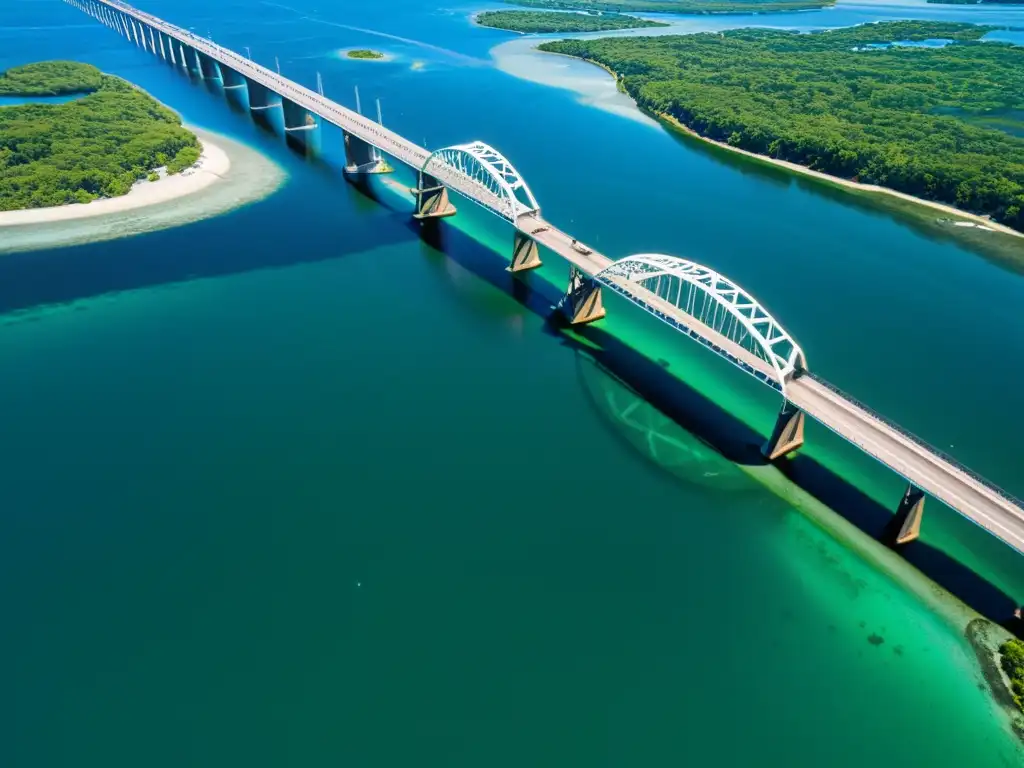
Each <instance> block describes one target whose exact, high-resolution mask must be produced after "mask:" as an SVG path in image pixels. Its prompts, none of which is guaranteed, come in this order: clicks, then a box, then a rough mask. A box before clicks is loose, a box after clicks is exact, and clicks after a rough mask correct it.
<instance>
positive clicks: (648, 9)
mask: <svg viewBox="0 0 1024 768" xmlns="http://www.w3.org/2000/svg"><path fill="white" fill-rule="evenodd" d="M504 1H505V2H506V3H509V4H511V5H525V6H529V7H531V8H554V9H556V10H564V11H610V12H612V13H769V12H777V11H803V10H807V9H809V8H825V7H827V6H830V5H835V0H504Z"/></svg>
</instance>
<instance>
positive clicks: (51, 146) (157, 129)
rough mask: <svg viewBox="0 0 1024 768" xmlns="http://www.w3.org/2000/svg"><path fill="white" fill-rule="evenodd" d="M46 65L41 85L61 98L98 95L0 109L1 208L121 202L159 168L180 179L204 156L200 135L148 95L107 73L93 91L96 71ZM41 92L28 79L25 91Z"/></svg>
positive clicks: (101, 76)
mask: <svg viewBox="0 0 1024 768" xmlns="http://www.w3.org/2000/svg"><path fill="white" fill-rule="evenodd" d="M47 64H52V65H55V66H54V67H51V68H47V67H43V65H39V66H40V67H42V69H40V70H37V71H38V72H39V73H40V75H41V78H40V79H41V81H42V82H48V83H51V84H52V83H54V82H57V81H58V80H59V81H60V82H61V83H62V85H61V87H64V88H65V90H64V91H63V92H64V93H74V92H79V91H82V90H84V89H90V90H95V92H93V93H90V94H89V95H88V96H85V97H83V98H81V99H78V100H76V101H72V102H69V103H66V104H23V105H17V106H10V107H0V210H15V209H20V208H41V207H48V206H54V205H64V204H66V203H87V202H89V201H90V200H95V199H96V198H97V197H117V196H119V195H123V194H126V193H127V192H128V191H129V190H130V189H131V187H132V184H134V183H135V181H136V180H138V179H143V178H147V177H148V176H149V175H150V173H151V171H153V170H154V169H156V168H159V167H161V166H167V170H168V172H169V173H176V172H178V171H180V170H182V169H183V168H187V167H188V166H190V165H192V164H193V163H195V161H196V160H197V159H198V158H199V153H200V147H199V142H198V140H197V139H196V137H195V135H194V134H192V133H190V132H189V131H188V130H186V129H185V128H183V127H182V125H181V119H180V118H179V117H178V115H176V114H175V113H174V112H172V111H171V110H169V109H167V108H166V107H164V106H163V105H162V104H160V103H159V102H157V101H156V100H155V99H153V98H152V97H151V96H149V95H148V94H146V93H144V92H143V91H140V90H138V89H137V88H135V87H134V86H132V85H130V84H129V83H126V82H125V81H123V80H120V79H119V78H116V77H111V76H110V75H102V74H100V75H99V77H100V82H99V85H98V87H97V89H92V88H91V85H90V84H91V83H92V82H93V77H94V75H95V74H99V72H98V70H96V69H95V68H94V67H90V66H88V65H84V64H73V63H72V62H47ZM69 66H70V67H71V69H68V67H69ZM76 68H77V69H76ZM20 69H22V70H24V69H26V68H20ZM58 71H59V72H62V73H63V74H62V75H61V78H57V77H56V75H55V74H54V73H55V72H58ZM76 73H77V74H78V75H80V77H78V78H77V79H76ZM19 77H20V76H19ZM5 79H6V77H4V78H0V82H3V80H5ZM36 87H37V84H36V83H35V82H34V81H32V80H31V79H29V80H25V81H24V82H23V84H22V90H21V91H20V93H25V92H26V91H28V92H29V93H30V94H33V95H34V94H36V93H37V92H38V91H35V90H33V88H36Z"/></svg>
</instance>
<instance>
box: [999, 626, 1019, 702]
mask: <svg viewBox="0 0 1024 768" xmlns="http://www.w3.org/2000/svg"><path fill="white" fill-rule="evenodd" d="M999 653H1000V662H1001V664H1002V666H1003V671H1004V672H1006V676H1007V677H1008V678H1010V688H1011V693H1012V694H1013V700H1014V702H1016V704H1017V706H1018V707H1019V708H1020V710H1021V711H1022V712H1024V640H1008V641H1007V642H1005V643H1003V645H1002V646H1001V647H1000V648H999Z"/></svg>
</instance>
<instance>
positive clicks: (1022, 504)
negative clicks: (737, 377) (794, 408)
mask: <svg viewBox="0 0 1024 768" xmlns="http://www.w3.org/2000/svg"><path fill="white" fill-rule="evenodd" d="M801 376H806V377H807V378H809V379H814V381H816V382H817V383H818V384H821V385H822V386H823V387H825V388H826V389H828V390H831V391H832V392H835V393H836V394H837V395H839V396H840V397H842V398H843V399H845V400H848V401H849V402H851V403H853V404H854V405H856V406H857V407H858V408H860V409H861V410H862V411H864V412H865V413H867V414H868V415H869V416H871V418H873V419H874V420H875V421H878V422H880V423H882V424H884V425H885V426H887V427H889V429H891V430H893V431H894V432H898V433H899V434H900V435H902V436H903V437H905V438H907V439H908V440H910V441H911V442H912V443H914V444H916V445H918V446H919V447H921V448H924V449H925V450H926V451H928V452H929V453H931V454H933V455H935V456H937V457H939V458H940V459H942V460H943V461H945V462H946V463H947V464H950V465H952V466H953V467H955V468H956V469H958V470H960V471H961V472H963V473H964V474H965V475H967V476H968V477H970V478H971V479H972V480H975V481H977V482H978V483H979V484H981V485H983V486H984V487H985V488H987V489H988V490H990V491H992V492H993V493H995V494H997V495H998V496H1001V497H1002V498H1004V499H1006V500H1007V501H1008V502H1010V503H1011V504H1013V505H1014V506H1016V507H1018V508H1020V509H1022V510H1024V501H1021V500H1020V499H1018V498H1017V497H1016V496H1014V495H1013V494H1012V493H1009V492H1008V491H1004V490H1003V489H1002V488H1000V487H999V486H998V485H996V484H995V483H993V482H991V481H990V480H987V479H986V478H984V477H982V476H981V475H979V474H978V473H977V472H975V471H974V470H973V469H971V468H970V467H968V466H966V465H965V464H963V463H962V462H960V461H959V460H958V459H957V458H955V457H953V456H951V455H949V454H948V453H946V452H945V451H943V450H942V449H941V448H936V447H935V446H934V445H932V444H931V443H929V442H927V441H926V440H922V439H921V438H920V437H918V436H917V435H915V434H914V433H913V432H911V431H909V430H907V429H904V428H903V427H901V426H900V425H899V424H897V423H896V422H895V421H893V420H892V419H889V418H887V417H885V416H883V415H882V414H880V413H878V412H877V411H876V410H874V409H873V408H871V407H870V406H868V405H865V404H864V403H862V402H861V401H860V400H858V399H857V398H855V397H853V395H850V394H849V393H847V392H844V391H843V390H841V389H840V388H839V387H837V386H836V385H835V384H833V383H831V382H830V381H827V380H825V379H823V378H822V377H821V376H817V375H815V374H813V373H811V372H810V371H804V372H803V373H802V374H801Z"/></svg>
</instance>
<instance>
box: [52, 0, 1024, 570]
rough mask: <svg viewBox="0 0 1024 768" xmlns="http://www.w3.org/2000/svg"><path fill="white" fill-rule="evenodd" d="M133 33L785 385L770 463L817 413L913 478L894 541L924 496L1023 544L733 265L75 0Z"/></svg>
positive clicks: (236, 57) (995, 506) (359, 161)
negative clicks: (333, 130) (634, 247)
mask: <svg viewBox="0 0 1024 768" xmlns="http://www.w3.org/2000/svg"><path fill="white" fill-rule="evenodd" d="M65 2H68V3H70V4H71V5H73V6H75V7H76V8H79V9H80V10H82V11H84V12H85V13H88V14H89V15H91V16H92V17H94V18H95V19H97V20H99V21H100V22H102V23H103V24H106V25H107V26H108V27H110V28H111V29H113V30H115V31H116V32H117V33H118V34H120V35H121V36H122V37H124V38H125V39H126V40H128V41H129V42H131V43H133V44H134V45H136V46H138V47H140V48H143V49H145V50H146V51H149V52H150V53H152V54H154V55H156V56H159V57H160V58H162V59H164V60H165V61H166V62H167V63H168V64H169V65H171V66H174V67H178V68H182V69H186V70H188V71H190V72H192V73H194V74H195V75H196V76H198V77H201V78H208V79H213V80H219V81H220V82H221V84H222V85H223V86H224V88H225V89H232V90H237V91H238V92H239V93H241V92H243V91H244V92H245V94H246V95H247V98H248V101H249V108H250V109H251V110H253V111H254V112H261V111H264V110H277V109H280V110H281V111H282V114H283V117H284V126H285V131H286V132H287V133H288V134H289V135H290V136H291V137H292V138H293V140H297V141H300V142H303V143H304V144H306V145H307V146H309V147H314V146H315V142H316V141H318V140H319V138H318V137H319V134H320V130H319V129H320V127H321V126H322V124H323V123H324V122H327V123H330V124H333V125H335V126H337V127H338V128H340V129H341V131H342V134H343V137H344V143H345V158H346V163H345V172H346V174H348V175H350V176H358V175H362V174H376V173H388V172H390V171H391V170H392V166H391V165H390V164H389V163H388V161H387V159H386V157H385V156H387V157H390V158H392V159H394V160H397V161H398V162H401V163H403V164H405V165H406V166H408V167H410V168H411V169H413V170H414V171H415V172H416V173H417V186H416V187H415V188H413V189H411V190H410V192H412V193H413V194H414V196H415V199H416V207H415V211H414V213H413V216H414V217H415V218H417V219H420V220H423V221H427V220H431V219H441V218H444V217H448V216H453V215H455V214H456V213H457V210H456V208H455V205H454V204H453V203H452V200H451V197H450V194H449V193H450V192H455V193H457V194H458V195H459V196H461V197H462V198H465V199H466V200H468V201H471V202H473V203H475V204H477V205H480V206H482V207H483V208H484V209H486V210H487V211H489V212H490V213H493V214H494V215H496V216H498V217H500V218H502V219H504V220H505V221H507V222H508V223H509V224H511V225H512V227H513V230H514V237H513V243H512V254H511V263H510V265H509V270H510V271H511V272H513V273H517V272H524V271H526V270H530V269H534V268H536V267H539V266H540V265H541V260H540V249H539V246H544V248H546V249H547V250H549V251H551V252H553V253H555V254H557V255H558V256H560V257H562V258H563V259H564V260H565V261H567V262H568V263H569V282H568V286H567V287H566V292H565V295H564V297H563V298H562V301H561V303H560V305H559V306H560V309H561V311H562V312H563V313H564V314H565V316H566V318H567V319H568V321H569V322H570V323H574V324H575V323H589V322H593V321H595V320H599V319H600V318H602V317H604V315H605V309H604V306H603V302H602V291H604V290H610V291H613V292H615V293H617V294H620V295H621V296H623V297H624V298H626V299H627V300H629V301H631V302H632V303H633V304H635V305H637V306H638V307H640V308H641V309H642V310H643V311H644V312H647V313H649V314H651V315H653V316H654V317H657V318H658V319H659V320H661V321H662V322H664V323H667V324H668V325H669V326H671V327H672V328H674V329H675V330H677V331H678V332H680V333H681V334H683V335H684V336H686V337H688V338H689V339H692V340H693V341H696V342H697V343H699V344H702V345H703V346H705V347H706V348H708V349H710V350H711V351H713V352H715V353H716V354H718V355H719V356H721V357H722V358H724V359H726V360H728V361H729V362H730V363H732V364H733V365H735V366H736V367H737V368H739V369H740V370H742V371H744V372H746V373H747V374H749V375H751V376H753V377H755V378H757V379H758V380H759V381H761V382H762V383H764V384H766V385H767V386H769V387H772V388H773V389H775V390H777V391H778V392H779V393H780V394H781V395H782V397H783V405H782V409H781V411H780V413H779V416H778V419H777V421H776V423H775V427H774V429H773V431H772V434H771V436H770V437H769V438H768V440H767V441H766V442H765V444H764V447H763V449H762V453H763V454H764V456H765V458H766V459H767V460H768V461H776V460H779V459H782V458H783V457H786V456H788V455H790V454H792V453H793V452H794V451H796V450H797V449H799V448H800V447H801V446H802V445H803V442H804V422H805V418H806V416H810V417H812V418H813V419H815V420H817V421H818V422H820V423H821V424H823V425H824V426H826V427H828V428H829V429H831V430H832V431H833V432H835V433H836V434H838V435H840V436H841V437H843V438H844V439H846V440H847V441H849V442H851V443H853V444H854V445H856V446H858V447H860V448H861V449H862V450H863V451H865V452H866V453H868V454H869V455H871V456H873V457H874V458H875V459H877V460H878V461H880V462H882V463H883V464H884V465H886V466H887V467H889V468H890V469H892V470H893V471H894V472H896V473H897V474H898V475H900V476H901V477H902V478H903V479H904V480H906V482H907V489H906V492H905V493H904V495H903V497H902V499H900V500H899V502H898V507H897V511H896V516H895V517H894V526H893V528H892V531H891V534H890V541H889V543H890V544H892V545H893V546H899V545H903V544H906V543H908V542H911V541H913V540H915V539H917V538H918V536H919V535H920V528H921V522H922V517H923V513H924V501H925V496H926V494H927V495H929V496H932V497H933V498H936V499H939V500H940V501H942V502H943V503H944V504H946V505H948V506H949V507H951V508H952V509H954V510H956V511H957V512H959V513H960V514H961V515H963V516H964V517H966V518H968V519H969V520H971V521H973V522H974V523H976V524H977V525H979V526H981V527H982V528H984V529H985V530H987V531H989V532H990V533H991V534H992V535H994V536H996V537H998V538H999V539H1001V540H1002V541H1004V542H1005V543H1006V544H1008V545H1009V546H1010V547H1012V548H1013V549H1015V550H1017V551H1018V552H1021V553H1024V502H1021V501H1020V500H1018V499H1015V498H1014V497H1012V496H1011V495H1009V494H1008V493H1006V492H1004V491H1002V490H1001V489H999V488H998V487H997V486H995V485H993V484H992V483H990V482H988V481H987V480H985V479H984V478H982V477H981V476H979V475H978V474H976V473H974V472H972V471H971V470H969V469H968V468H966V467H964V466H963V465H961V464H960V463H959V462H957V461H956V460H955V459H954V458H952V457H951V456H947V455H946V454H944V453H943V452H941V451H939V450H938V449H936V448H933V447H932V446H929V445H928V444H927V443H925V442H924V441H922V440H920V439H919V438H917V437H915V436H914V435H912V434H910V433H909V432H907V431H906V430H904V429H902V428H901V427H899V425H897V424H895V423H893V422H891V421H889V420H887V419H885V418H884V417H883V416H881V415H879V414H877V413H875V412H874V411H872V410H871V409H870V408H868V407H867V406H864V405H862V404H861V403H858V402H857V401H856V400H854V399H853V398H852V397H850V396H848V395H846V394H844V393H842V392H840V391H839V390H838V389H837V388H835V387H834V386H832V385H831V384H829V383H828V382H827V381H825V380H824V379H822V378H820V377H818V376H815V375H814V374H812V373H811V372H810V371H809V369H808V366H807V359H806V357H805V356H804V352H803V350H802V349H801V348H800V346H799V345H798V344H797V343H796V342H795V341H794V339H793V338H792V336H790V335H789V334H788V333H787V332H786V330H785V329H784V328H783V326H782V325H781V324H780V323H779V322H778V321H777V320H776V319H775V318H774V317H773V316H772V315H771V314H770V313H769V312H768V310H767V309H765V308H764V307H763V306H762V305H761V304H760V303H759V302H758V301H757V300H756V299H755V298H754V297H753V296H752V295H751V294H750V293H749V292H747V291H746V290H744V289H743V288H741V287H740V286H739V285H737V284H736V283H734V282H732V281H731V280H729V279H728V278H726V277H725V276H723V275H721V274H719V273H717V272H715V271H714V270H712V269H709V268H708V267H706V266H702V265H700V264H696V263H694V262H692V261H688V260H686V259H682V258H678V257H674V256H668V255H663V254H638V255H633V256H628V257H626V258H622V259H619V260H613V259H611V258H609V257H607V256H605V255H604V254H602V253H599V252H598V251H596V250H594V249H593V248H591V247H588V246H586V245H584V244H582V243H581V242H579V241H578V240H576V239H575V238H573V237H571V236H570V235H568V234H567V233H565V232H563V231H562V230H560V229H559V228H558V227H557V226H555V225H554V224H552V223H551V222H549V221H547V220H545V219H544V218H543V217H542V215H541V209H540V205H539V204H538V202H537V200H536V198H535V197H534V195H533V193H532V192H531V190H530V188H529V186H528V185H527V184H526V181H525V180H524V179H523V177H522V176H521V175H520V174H519V172H518V171H517V170H516V168H515V167H514V166H513V165H512V163H511V162H509V160H508V159H507V158H505V157H504V156H503V155H502V154H501V153H499V152H498V151H497V150H495V149H494V148H493V147H491V146H489V145H487V144H485V143H483V142H479V141H476V142H471V143H468V144H460V145H456V146H451V147H444V148H441V149H438V150H435V151H428V150H427V149H424V148H423V147H420V146H417V145H416V144H413V143H412V142H411V141H409V140H407V139H405V138H404V137H402V136H400V135H399V134H397V133H395V132H393V131H390V130H388V129H387V128H385V127H384V126H383V125H382V124H381V121H380V115H379V111H378V120H377V121H376V122H375V121H373V120H371V119H368V118H366V117H364V116H363V115H362V114H361V113H360V111H359V109H358V107H357V110H356V111H353V110H350V109H348V108H346V107H344V106H342V105H341V104H338V103H337V102H334V101H332V100H330V99H328V98H327V97H326V96H324V94H323V89H322V87H319V88H318V90H316V91H313V90H310V89H308V88H306V87H304V86H302V85H300V84H299V83H296V82H294V81H293V80H289V79H288V78H285V77H283V76H282V75H281V74H280V72H278V71H273V70H270V69H267V68H266V67H263V66H261V65H260V64H257V63H256V62H254V61H252V60H251V59H249V58H247V57H244V56H241V55H240V54H238V53H236V52H234V51H232V50H229V49H227V48H224V47H222V46H220V45H217V44H216V43H214V42H213V41H212V40H208V39H205V38H202V37H199V36H197V35H195V34H193V33H192V32H190V31H188V30H185V29H182V28H180V27H177V26H174V25H173V24H169V23H168V22H166V21H163V20H162V19H159V18H157V17H155V16H152V15H150V14H147V13H145V12H143V11H140V10H138V9H137V8H134V7H132V6H130V5H128V4H127V3H124V2H120V1H119V0H65Z"/></svg>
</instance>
